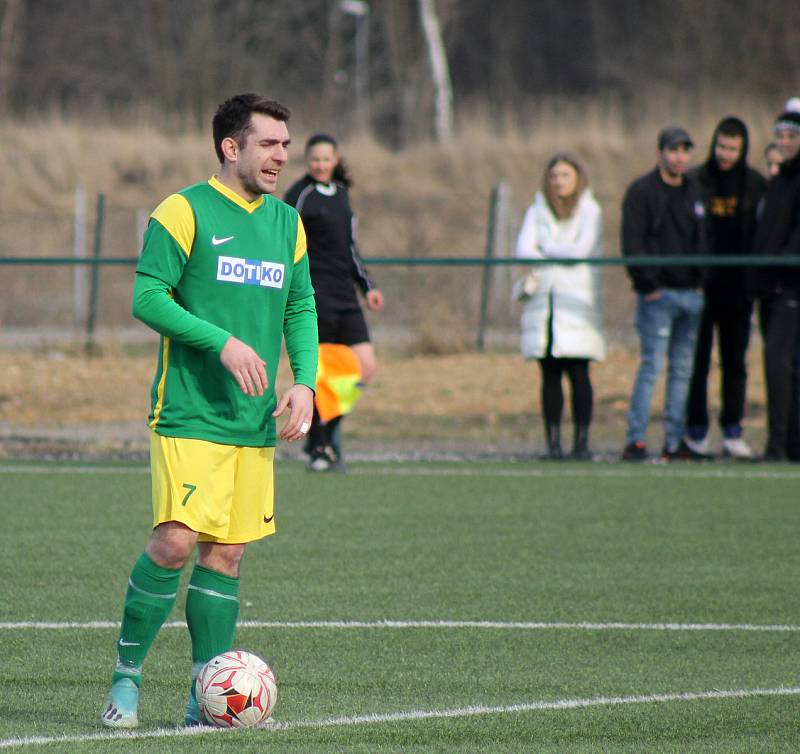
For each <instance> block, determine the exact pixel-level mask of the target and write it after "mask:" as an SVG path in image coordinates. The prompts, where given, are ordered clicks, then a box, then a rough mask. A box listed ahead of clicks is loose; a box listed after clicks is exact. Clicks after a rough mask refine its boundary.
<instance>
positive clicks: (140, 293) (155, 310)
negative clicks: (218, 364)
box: [133, 272, 316, 353]
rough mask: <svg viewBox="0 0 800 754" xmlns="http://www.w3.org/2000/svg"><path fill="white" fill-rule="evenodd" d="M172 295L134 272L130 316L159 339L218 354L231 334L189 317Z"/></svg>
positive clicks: (157, 282)
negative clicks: (154, 332) (154, 333)
mask: <svg viewBox="0 0 800 754" xmlns="http://www.w3.org/2000/svg"><path fill="white" fill-rule="evenodd" d="M171 293H172V289H171V288H170V286H169V285H167V284H166V283H165V282H164V281H162V280H159V279H158V278H154V277H151V276H150V275H147V274H145V273H143V272H137V273H136V280H135V282H134V285H133V316H134V317H136V319H139V320H141V321H142V322H144V323H145V324H146V325H147V326H148V327H151V328H153V330H155V331H156V332H157V333H160V334H161V335H165V336H166V337H168V338H172V339H173V340H177V341H180V342H181V343H185V344H186V345H188V346H191V347H192V348H197V349H200V350H202V351H214V352H216V353H219V352H220V351H221V350H222V347H223V346H224V345H225V343H226V342H227V340H228V338H230V333H229V332H226V331H225V330H223V329H222V328H220V327H217V326H216V325H212V324H211V323H210V322H206V321H205V320H203V319H200V318H199V317H196V316H195V315H194V314H190V313H189V312H188V311H186V309H184V308H183V307H182V306H180V304H177V303H175V301H174V300H173V298H172V295H171ZM312 306H313V300H312ZM314 322H315V323H316V316H315V318H314Z"/></svg>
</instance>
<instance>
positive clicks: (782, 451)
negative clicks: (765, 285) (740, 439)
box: [759, 292, 800, 460]
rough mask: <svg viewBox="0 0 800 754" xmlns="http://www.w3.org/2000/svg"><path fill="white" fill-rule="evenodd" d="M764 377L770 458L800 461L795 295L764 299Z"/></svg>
mask: <svg viewBox="0 0 800 754" xmlns="http://www.w3.org/2000/svg"><path fill="white" fill-rule="evenodd" d="M759 313H760V315H761V318H760V319H761V335H762V337H763V339H764V377H765V378H766V383H767V448H766V453H767V455H769V456H771V457H773V458H778V459H780V458H786V457H790V458H793V459H795V460H797V459H800V406H799V404H800V401H799V400H798V398H799V396H798V390H800V380H798V368H797V360H798V338H799V337H800V301H798V295H797V294H796V293H794V292H791V293H783V294H781V295H780V296H777V297H776V298H771V299H762V300H761V305H760V308H759Z"/></svg>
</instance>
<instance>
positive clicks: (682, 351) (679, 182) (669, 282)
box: [622, 127, 707, 461]
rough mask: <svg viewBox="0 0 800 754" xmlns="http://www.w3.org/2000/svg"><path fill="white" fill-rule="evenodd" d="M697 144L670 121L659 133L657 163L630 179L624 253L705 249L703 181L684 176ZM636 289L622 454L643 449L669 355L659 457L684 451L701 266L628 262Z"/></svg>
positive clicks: (640, 454)
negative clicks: (635, 354)
mask: <svg viewBox="0 0 800 754" xmlns="http://www.w3.org/2000/svg"><path fill="white" fill-rule="evenodd" d="M693 147H694V144H693V142H692V140H691V138H690V136H689V134H688V133H687V132H686V131H685V130H684V129H683V128H678V127H669V128H665V129H663V130H662V131H661V133H660V134H659V136H658V166H657V167H656V169H655V170H653V171H652V172H650V173H648V174H647V175H645V176H642V177H641V178H639V179H637V180H636V181H634V182H633V183H632V184H631V185H630V187H629V188H628V191H627V192H626V194H625V200H624V202H623V206H622V253H623V255H624V256H629V257H646V256H686V255H695V254H704V253H706V251H707V246H706V240H705V223H704V218H705V205H704V202H703V193H702V189H701V187H700V186H699V184H697V183H696V182H695V181H694V180H692V179H689V178H687V177H686V170H687V168H688V166H689V157H690V153H691V150H692V148H693ZM627 271H628V275H629V277H630V278H631V281H632V283H633V287H634V290H635V291H636V293H637V294H638V301H637V308H636V329H637V331H638V333H639V343H640V347H641V361H640V364H639V371H638V373H637V375H636V382H635V383H634V387H633V393H632V394H631V401H630V408H629V410H628V435H627V445H626V446H625V450H624V451H623V454H622V458H623V460H626V461H642V460H644V459H645V458H646V457H647V446H646V438H647V425H648V423H649V421H650V403H651V401H652V397H653V389H654V387H655V383H656V380H657V379H658V375H659V373H660V372H661V368H662V366H663V364H664V360H665V359H667V360H668V367H667V381H666V393H665V398H664V424H665V439H664V449H663V451H662V454H661V458H662V460H675V459H678V458H684V457H687V456H688V455H689V449H688V448H687V447H686V445H685V443H683V434H684V426H685V414H686V398H687V394H688V391H689V379H690V377H691V375H692V368H693V364H694V352H695V343H696V340H697V329H698V326H699V324H700V314H701V312H702V309H703V293H702V285H703V271H702V270H701V269H700V268H699V267H696V266H684V265H679V266H672V265H658V264H657V263H656V264H654V265H653V266H634V265H632V266H629V267H628V268H627Z"/></svg>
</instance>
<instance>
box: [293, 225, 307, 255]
mask: <svg viewBox="0 0 800 754" xmlns="http://www.w3.org/2000/svg"><path fill="white" fill-rule="evenodd" d="M305 253H306V229H305V228H304V227H303V221H302V220H301V219H300V215H298V216H297V242H296V243H295V245H294V263H295V264H297V263H298V262H299V261H300V260H301V259H302V258H303V254H305Z"/></svg>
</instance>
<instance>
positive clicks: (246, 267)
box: [217, 256, 283, 288]
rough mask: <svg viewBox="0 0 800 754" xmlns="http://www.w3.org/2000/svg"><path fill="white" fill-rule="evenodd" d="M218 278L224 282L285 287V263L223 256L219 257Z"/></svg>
mask: <svg viewBox="0 0 800 754" xmlns="http://www.w3.org/2000/svg"><path fill="white" fill-rule="evenodd" d="M217 280H220V281H222V282H223V283H239V284H240V285H260V286H263V287H266V288H283V265H282V264H279V263H278V262H266V261H264V260H263V259H242V258H241V257H222V256H221V257H218V258H217Z"/></svg>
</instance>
